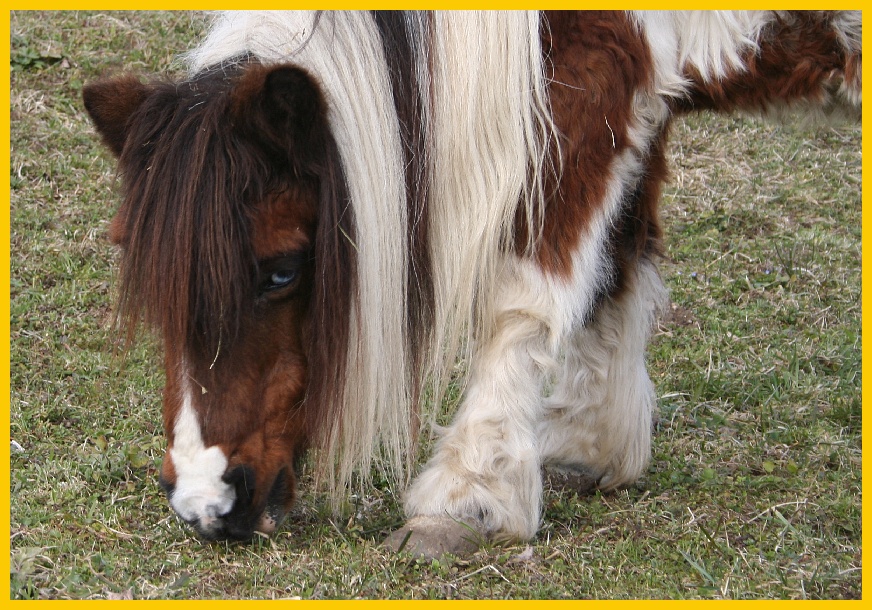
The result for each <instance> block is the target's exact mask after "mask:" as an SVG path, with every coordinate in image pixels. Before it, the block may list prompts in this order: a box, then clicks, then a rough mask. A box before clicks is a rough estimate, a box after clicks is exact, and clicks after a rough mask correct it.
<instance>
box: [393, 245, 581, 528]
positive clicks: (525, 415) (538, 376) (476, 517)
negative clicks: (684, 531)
mask: <svg viewBox="0 0 872 610" xmlns="http://www.w3.org/2000/svg"><path fill="white" fill-rule="evenodd" d="M508 266H510V267H512V269H511V271H510V272H509V273H508V274H507V275H509V276H510V279H509V280H507V281H504V282H503V283H502V284H501V286H500V288H499V290H498V294H497V297H496V299H495V302H496V311H495V319H496V331H495V332H494V333H493V335H492V338H491V339H490V340H489V341H486V344H485V345H483V346H482V347H481V348H480V349H479V350H477V353H476V357H475V358H474V360H473V363H472V366H471V371H470V375H469V381H468V386H467V390H466V393H465V396H464V400H463V402H462V404H461V406H460V409H459V411H458V413H457V415H456V416H455V418H454V421H453V423H452V424H451V425H450V426H449V427H448V428H447V429H445V430H444V431H443V436H442V438H441V439H440V440H439V441H438V443H437V445H436V450H435V452H434V455H433V457H432V458H431V459H430V461H429V462H428V464H427V466H426V468H425V470H424V471H423V472H422V473H421V474H420V475H419V476H418V477H417V478H416V480H415V482H414V483H413V485H412V487H411V489H410V490H409V492H408V495H407V497H406V505H405V507H406V513H407V515H408V516H409V517H410V518H412V517H420V516H434V517H446V516H448V517H452V518H457V519H461V520H464V521H466V522H469V523H470V524H471V525H473V526H474V527H476V528H477V529H480V530H481V531H482V532H483V533H488V534H492V533H497V532H498V533H499V534H500V535H501V536H506V537H510V538H520V539H526V538H530V537H532V536H533V535H534V534H535V533H536V529H537V528H538V525H539V511H540V504H541V495H542V481H541V473H540V459H539V447H538V441H537V439H536V427H537V421H538V420H539V417H540V410H541V403H542V399H541V396H542V383H543V379H544V378H545V373H546V369H548V368H549V367H550V366H551V365H552V364H554V363H555V361H554V355H555V353H556V351H557V345H556V344H557V341H556V339H555V334H559V331H558V332H557V333H555V331H556V330H557V329H559V328H560V327H561V326H564V325H565V324H566V320H565V319H561V318H565V312H563V311H561V310H560V307H556V306H555V302H559V301H556V300H555V299H554V296H555V295H554V292H555V290H554V288H555V286H554V285H553V284H551V283H550V282H549V281H548V280H547V278H545V277H544V276H543V274H542V273H541V271H539V270H538V268H536V267H535V266H534V265H532V264H530V263H521V262H519V261H517V260H514V261H513V262H512V263H510V264H509V265H508Z"/></svg>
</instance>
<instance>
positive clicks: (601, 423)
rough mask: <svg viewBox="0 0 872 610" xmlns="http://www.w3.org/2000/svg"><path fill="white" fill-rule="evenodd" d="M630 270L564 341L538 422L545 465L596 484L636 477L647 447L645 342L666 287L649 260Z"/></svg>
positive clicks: (649, 400) (650, 405) (650, 393)
mask: <svg viewBox="0 0 872 610" xmlns="http://www.w3.org/2000/svg"><path fill="white" fill-rule="evenodd" d="M628 272H629V273H632V274H633V276H632V277H631V278H629V279H628V283H629V286H628V288H627V289H626V290H625V291H624V292H623V293H622V294H620V295H619V296H617V297H615V298H612V297H610V298H607V299H606V300H605V302H604V303H602V304H601V305H600V307H599V309H598V310H597V311H596V312H595V314H594V317H593V319H592V320H591V322H590V323H588V324H587V325H586V326H585V327H584V328H581V329H579V330H577V331H576V332H575V333H574V335H573V336H572V339H571V340H570V341H568V342H567V343H568V345H567V346H566V349H565V352H566V353H565V361H564V365H563V371H562V373H561V376H560V378H559V379H558V382H557V386H556V387H555V389H554V392H553V393H552V394H551V396H550V397H548V399H546V401H545V408H544V417H543V419H542V421H541V428H540V443H541V447H542V458H543V461H544V462H545V463H546V465H548V464H554V465H558V466H561V467H568V468H570V469H572V470H581V471H583V472H584V473H585V474H587V475H589V476H591V477H593V478H594V479H595V480H597V481H598V486H599V488H600V489H610V488H615V487H620V486H622V485H629V484H631V483H633V482H634V481H636V479H638V478H639V476H641V474H642V473H643V472H644V470H645V467H646V466H647V464H648V460H649V458H650V453H651V423H652V414H653V410H654V407H655V401H656V397H655V393H654V386H653V384H652V383H651V380H650V378H649V377H648V373H647V371H646V368H645V347H646V345H647V342H648V339H649V337H650V335H651V329H652V327H653V324H654V323H655V320H656V316H657V313H658V311H659V310H660V309H661V308H662V307H663V304H664V303H665V302H666V299H667V294H666V289H665V287H664V286H663V284H662V282H661V280H660V276H659V275H658V273H657V270H656V268H655V267H654V263H652V262H651V261H649V260H647V259H643V260H641V261H640V262H639V263H638V264H637V265H636V268H635V269H634V270H632V271H628Z"/></svg>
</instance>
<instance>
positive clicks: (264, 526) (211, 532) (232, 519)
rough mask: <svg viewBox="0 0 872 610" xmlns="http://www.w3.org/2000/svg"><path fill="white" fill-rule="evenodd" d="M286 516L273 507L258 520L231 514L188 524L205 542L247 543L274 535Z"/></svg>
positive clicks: (205, 518)
mask: <svg viewBox="0 0 872 610" xmlns="http://www.w3.org/2000/svg"><path fill="white" fill-rule="evenodd" d="M284 516H285V513H284V511H283V510H281V509H279V508H278V507H271V508H267V509H266V510H264V511H263V512H262V513H260V515H259V516H258V517H256V518H239V516H235V515H233V513H230V514H228V515H224V516H220V517H201V518H199V519H195V520H190V521H187V523H188V525H190V526H191V527H192V528H193V529H194V531H196V532H197V534H198V535H199V536H200V537H201V538H203V539H205V540H209V541H220V540H235V541H239V542H247V541H249V540H251V539H253V538H254V537H255V536H256V535H265V536H271V535H273V534H274V533H275V532H276V530H278V528H279V526H280V525H281V523H282V521H283V520H284Z"/></svg>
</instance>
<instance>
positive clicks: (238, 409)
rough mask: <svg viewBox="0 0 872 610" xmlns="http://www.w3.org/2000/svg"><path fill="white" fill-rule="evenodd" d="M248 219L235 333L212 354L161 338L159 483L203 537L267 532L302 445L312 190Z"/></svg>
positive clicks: (291, 485) (286, 505)
mask: <svg viewBox="0 0 872 610" xmlns="http://www.w3.org/2000/svg"><path fill="white" fill-rule="evenodd" d="M252 220H253V223H252V226H253V233H252V235H253V238H254V245H255V250H254V251H255V255H256V257H257V261H258V264H257V270H256V274H257V278H256V282H255V283H254V286H255V289H254V294H251V295H250V299H249V300H248V307H247V310H246V311H244V312H243V316H242V322H241V324H240V328H239V331H238V332H239V336H238V338H237V339H236V340H235V341H233V342H232V343H231V344H227V345H221V346H219V347H218V348H217V349H216V352H215V354H214V358H213V359H212V360H211V361H209V362H206V360H208V358H207V359H206V360H204V359H202V358H201V357H190V356H189V355H188V354H186V353H184V351H183V350H179V349H178V348H177V346H174V345H172V344H170V343H167V345H166V374H167V384H166V388H165V391H164V409H163V412H164V427H165V430H166V433H167V437H168V439H169V443H168V449H167V453H166V456H165V458H164V463H163V468H162V472H161V484H162V485H163V487H164V489H165V490H166V491H167V494H168V496H169V500H170V504H171V506H172V507H173V509H174V510H175V511H176V512H177V513H178V514H179V515H180V516H181V517H182V518H183V519H184V520H185V521H187V522H188V523H190V524H191V525H192V526H194V528H195V529H196V530H197V531H198V532H199V533H200V534H201V535H203V536H204V537H206V538H210V539H213V538H235V539H247V538H249V537H251V535H252V534H253V533H254V532H255V531H257V532H263V533H266V534H269V533H272V532H273V531H274V530H275V528H276V527H277V525H278V524H279V523H280V522H281V520H282V518H283V517H284V516H285V514H286V513H287V512H288V510H289V509H290V507H291V504H292V503H293V501H294V496H295V472H294V468H295V462H296V461H297V460H298V459H299V458H300V457H301V456H302V454H303V452H304V451H305V448H306V446H307V444H308V439H307V433H306V427H305V418H304V412H303V399H304V395H305V391H306V382H307V362H306V355H305V350H304V344H303V339H304V338H303V335H304V332H305V330H304V329H305V326H306V320H307V315H308V307H309V301H310V292H311V283H312V277H311V276H312V261H311V257H310V252H311V241H312V237H313V236H312V233H313V230H314V206H313V205H312V197H310V196H306V195H303V194H301V193H297V194H290V193H285V194H283V195H280V196H277V197H272V198H270V199H269V200H267V201H266V202H265V203H263V204H262V205H260V206H258V207H257V208H256V211H255V213H254V214H253V218H252ZM195 363H196V364H195Z"/></svg>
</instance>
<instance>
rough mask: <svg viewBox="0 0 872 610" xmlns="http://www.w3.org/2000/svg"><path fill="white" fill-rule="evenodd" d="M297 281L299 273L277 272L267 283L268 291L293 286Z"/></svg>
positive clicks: (289, 271) (290, 271) (290, 270)
mask: <svg viewBox="0 0 872 610" xmlns="http://www.w3.org/2000/svg"><path fill="white" fill-rule="evenodd" d="M295 279H297V272H296V271H294V270H293V269H283V270H281V271H276V272H275V273H273V274H272V275H270V276H269V282H267V285H266V289H267V290H276V289H278V288H284V287H285V286H287V285H289V284H292V283H293V282H294V280H295Z"/></svg>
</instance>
